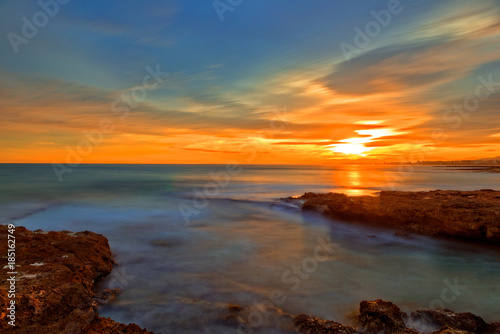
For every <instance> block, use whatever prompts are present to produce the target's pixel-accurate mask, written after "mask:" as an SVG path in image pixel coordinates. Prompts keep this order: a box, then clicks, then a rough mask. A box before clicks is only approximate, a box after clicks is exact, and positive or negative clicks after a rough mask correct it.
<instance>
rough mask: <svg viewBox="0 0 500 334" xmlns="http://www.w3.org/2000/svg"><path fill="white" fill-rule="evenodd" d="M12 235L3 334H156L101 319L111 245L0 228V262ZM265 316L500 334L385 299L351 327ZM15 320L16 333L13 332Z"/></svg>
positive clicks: (390, 329)
mask: <svg viewBox="0 0 500 334" xmlns="http://www.w3.org/2000/svg"><path fill="white" fill-rule="evenodd" d="M333 195H337V194H333ZM315 196H318V195H315ZM327 196H328V197H330V196H332V195H327ZM349 202H350V201H349ZM9 234H12V235H13V236H14V237H15V264H16V266H15V269H12V268H9V265H8V264H7V263H8V262H10V261H11V259H9V256H10V255H9V256H7V260H8V261H4V265H3V266H4V267H3V270H2V271H1V272H0V279H1V282H2V285H1V286H0V332H1V333H13V334H25V333H26V334H28V333H29V334H32V333H37V334H53V333H63V334H80V333H81V334H85V333H88V334H111V333H113V334H153V333H152V332H149V331H147V330H145V329H142V328H140V327H139V326H137V325H136V324H129V325H125V324H120V323H117V322H115V321H113V320H111V319H109V318H102V317H99V314H98V307H99V305H101V304H103V303H106V302H109V301H112V300H113V298H114V297H115V295H116V294H117V293H118V291H110V290H105V291H103V292H101V293H99V294H97V293H96V292H94V291H93V287H94V285H95V283H96V282H97V281H98V280H99V279H101V278H103V277H105V276H106V275H108V274H110V273H111V271H112V269H113V265H114V261H113V259H112V254H111V250H110V248H109V244H108V240H107V239H106V238H105V237H104V236H102V235H99V234H95V233H92V232H88V231H86V232H78V233H73V232H66V231H65V232H45V231H40V230H38V231H33V232H31V231H28V230H27V229H25V228H24V227H16V228H15V230H13V231H12V233H11V232H10V231H9V229H8V227H7V226H6V225H0V245H1V247H0V251H1V252H2V254H7V252H8V247H7V245H8V239H9V237H8V235H9ZM12 240H14V239H12ZM10 250H11V249H10ZM3 258H4V259H5V258H6V256H5V255H4V256H3ZM11 270H15V274H14V275H15V276H16V277H15V278H16V280H15V284H14V285H13V284H11V283H12V281H11V280H10V281H9V279H10V278H11V277H12V276H11V275H10V274H8V272H9V271H11ZM13 286H14V287H13ZM12 289H14V291H13V290H12ZM12 293H14V294H15V298H14V300H15V304H14V305H15V317H14V318H12V312H11V311H10V310H9V307H10V305H11V300H13V298H12V296H11V294H12ZM264 308H265V315H266V316H265V317H263V319H264V320H265V321H264V322H263V323H262V324H260V325H259V328H260V329H263V328H265V329H266V330H268V331H270V332H272V331H273V330H277V331H279V332H280V333H302V334H326V333H328V334H335V333H338V334H357V333H359V334H375V333H380V334H389V333H391V334H392V333H409V334H419V333H435V334H469V333H476V334H500V323H491V324H487V323H486V322H485V321H484V320H483V319H482V318H480V317H478V316H476V315H474V314H471V313H454V312H453V311H451V310H446V309H441V310H418V311H414V312H412V313H411V314H407V313H405V312H403V311H401V310H400V309H399V307H398V306H396V305H394V304H393V303H391V302H388V301H383V300H380V299H379V300H374V301H363V302H361V304H360V308H359V312H357V313H356V314H355V315H353V316H352V321H350V323H349V324H341V323H338V322H335V321H331V320H324V319H320V318H317V317H314V316H312V315H306V314H301V315H298V316H295V315H292V314H288V313H286V312H283V311H282V310H279V309H276V308H274V307H267V308H266V307H264ZM220 311H221V312H220V313H219V312H218V313H219V314H220V318H219V320H218V321H219V322H220V323H221V324H224V326H229V327H233V328H234V332H235V333H237V332H238V330H240V332H241V330H242V329H244V330H248V331H247V332H249V333H251V332H255V333H258V332H259V330H258V329H257V328H253V327H252V326H254V324H253V323H252V320H255V309H253V308H252V307H249V308H247V307H245V306H239V305H229V306H227V307H226V308H225V309H220ZM12 319H14V323H15V327H14V326H11V325H9V322H11V321H12ZM243 332H245V331H243Z"/></svg>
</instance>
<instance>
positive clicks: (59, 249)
mask: <svg viewBox="0 0 500 334" xmlns="http://www.w3.org/2000/svg"><path fill="white" fill-rule="evenodd" d="M13 235H14V237H15V246H16V247H15V250H16V251H15V253H16V256H15V262H16V265H17V267H16V268H17V269H16V271H17V274H16V275H15V276H16V285H15V288H16V296H15V302H16V303H15V305H16V319H15V327H12V326H10V325H9V324H8V322H7V319H6V317H7V314H6V313H5V312H4V310H6V309H7V303H9V302H10V299H8V298H7V293H6V292H7V290H6V289H5V288H3V287H2V288H0V290H2V291H0V296H1V298H0V309H1V310H2V313H1V315H0V332H2V333H12V334H24V333H26V334H32V333H36V334H53V333H75V334H78V333H100V334H108V333H109V334H111V333H113V334H116V333H117V334H119V333H129V334H139V333H141V334H146V333H150V334H152V333H151V332H148V331H145V330H143V329H141V328H139V327H138V326H136V325H123V324H118V323H115V322H114V321H112V320H110V319H103V318H99V315H98V311H97V305H98V303H99V300H101V301H102V299H99V298H95V296H94V293H93V292H92V287H93V285H94V283H95V282H96V281H97V280H98V279H100V278H102V277H104V276H106V275H108V274H109V273H110V272H111V270H112V269H113V264H114V261H113V259H112V256H111V250H110V248H109V244H108V240H107V239H106V238H105V237H104V236H102V235H99V234H95V233H92V232H88V231H85V232H78V233H71V232H66V231H63V232H43V231H35V232H31V231H28V230H27V229H26V228H24V227H16V228H15V232H14V234H13ZM7 238H8V237H7V226H6V225H0V252H1V253H2V254H6V253H7ZM7 278H8V277H7V271H6V270H2V271H1V272H0V281H1V282H6V279H7ZM2 285H3V284H2ZM7 289H10V287H7ZM105 295H107V298H111V297H112V295H113V292H111V291H110V292H109V293H107V294H105ZM101 297H102V296H101Z"/></svg>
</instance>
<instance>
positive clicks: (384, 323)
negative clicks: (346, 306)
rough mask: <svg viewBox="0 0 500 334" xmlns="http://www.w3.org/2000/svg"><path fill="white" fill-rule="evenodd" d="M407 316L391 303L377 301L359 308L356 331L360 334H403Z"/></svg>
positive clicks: (361, 305)
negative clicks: (360, 333)
mask: <svg viewBox="0 0 500 334" xmlns="http://www.w3.org/2000/svg"><path fill="white" fill-rule="evenodd" d="M407 318H408V315H407V314H406V313H404V312H402V311H401V310H400V309H399V307H397V306H396V305H394V304H393V303H391V302H387V301H384V300H382V299H377V300H374V301H366V300H364V301H362V302H361V304H360V306H359V317H358V331H359V332H362V333H404V332H405V330H406V329H407V328H406V325H405V320H406V319H407Z"/></svg>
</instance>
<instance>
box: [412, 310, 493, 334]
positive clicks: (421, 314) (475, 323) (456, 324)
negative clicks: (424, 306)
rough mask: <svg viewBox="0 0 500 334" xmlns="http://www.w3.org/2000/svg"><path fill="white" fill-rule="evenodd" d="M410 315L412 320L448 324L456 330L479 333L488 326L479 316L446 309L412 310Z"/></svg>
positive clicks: (440, 324) (441, 324)
mask: <svg viewBox="0 0 500 334" xmlns="http://www.w3.org/2000/svg"><path fill="white" fill-rule="evenodd" d="M410 317H411V320H412V321H420V322H423V323H427V324H435V325H439V326H448V327H450V328H454V329H456V330H463V331H467V332H473V333H481V332H484V331H485V330H486V329H487V328H488V325H487V324H486V322H484V320H483V319H482V318H481V317H478V316H476V315H474V314H472V313H455V312H453V311H451V310H447V309H439V310H419V311H415V312H412V314H411V316H410Z"/></svg>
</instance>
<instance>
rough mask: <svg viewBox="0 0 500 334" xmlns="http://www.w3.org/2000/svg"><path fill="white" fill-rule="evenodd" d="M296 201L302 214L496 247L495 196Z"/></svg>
mask: <svg viewBox="0 0 500 334" xmlns="http://www.w3.org/2000/svg"><path fill="white" fill-rule="evenodd" d="M299 199H300V200H305V202H304V204H303V205H302V208H303V209H304V210H308V209H310V210H311V209H312V210H316V211H319V212H321V213H323V214H325V215H328V216H330V217H333V218H336V219H342V220H348V221H359V222H364V223H372V224H379V225H384V226H392V227H394V228H397V229H401V230H403V231H414V232H418V233H421V234H427V235H445V236H453V237H462V238H467V239H473V240H487V241H492V242H495V243H498V242H500V191H493V190H477V191H452V190H435V191H427V192H426V191H418V192H411V191H382V192H381V193H380V196H347V195H345V194H339V193H328V194H315V193H305V194H304V195H302V196H301V197H299ZM401 236H404V234H401Z"/></svg>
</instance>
